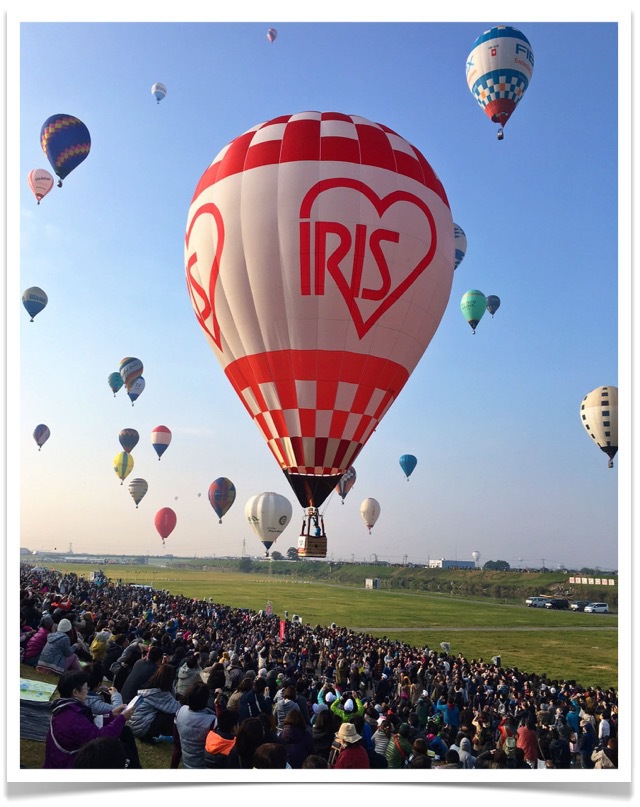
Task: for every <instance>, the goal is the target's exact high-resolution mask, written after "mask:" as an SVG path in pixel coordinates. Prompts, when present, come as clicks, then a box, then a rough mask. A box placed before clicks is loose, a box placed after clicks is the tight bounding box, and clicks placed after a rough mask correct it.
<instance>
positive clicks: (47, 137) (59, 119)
mask: <svg viewBox="0 0 640 807" xmlns="http://www.w3.org/2000/svg"><path fill="white" fill-rule="evenodd" d="M40 145H41V146H42V150H43V151H44V153H45V154H46V155H47V159H48V160H49V162H50V163H51V167H52V168H53V170H54V171H55V173H56V174H57V175H58V177H59V181H58V187H59V188H61V187H62V180H63V179H64V178H65V177H66V176H68V175H69V174H70V173H71V172H72V171H73V169H74V168H77V167H78V166H79V165H80V163H81V162H83V160H86V158H87V156H88V154H89V151H90V150H91V135H90V134H89V130H88V129H87V127H86V126H85V125H84V123H83V122H82V121H81V120H79V119H78V118H75V117H74V116H73V115H62V114H59V115H52V116H51V117H50V118H47V119H46V121H45V122H44V123H43V124H42V129H40Z"/></svg>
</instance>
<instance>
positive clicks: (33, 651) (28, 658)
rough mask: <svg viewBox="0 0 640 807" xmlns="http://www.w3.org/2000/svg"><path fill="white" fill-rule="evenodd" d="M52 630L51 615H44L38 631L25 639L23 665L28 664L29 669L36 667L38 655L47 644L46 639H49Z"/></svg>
mask: <svg viewBox="0 0 640 807" xmlns="http://www.w3.org/2000/svg"><path fill="white" fill-rule="evenodd" d="M52 630H53V618H52V616H51V614H44V616H43V617H42V619H41V620H40V624H39V626H38V630H37V631H36V632H35V633H32V634H31V636H30V637H29V638H28V639H27V642H26V645H25V649H24V658H23V662H24V663H25V664H28V665H29V666H30V667H36V666H37V665H38V660H39V659H40V654H41V653H42V649H43V648H44V646H45V644H46V643H47V639H48V638H49V634H50V633H51V631H52Z"/></svg>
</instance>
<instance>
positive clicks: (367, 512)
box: [360, 498, 380, 534]
mask: <svg viewBox="0 0 640 807" xmlns="http://www.w3.org/2000/svg"><path fill="white" fill-rule="evenodd" d="M360 515H361V516H362V518H363V519H364V523H365V524H366V525H367V528H368V530H369V534H371V530H372V529H373V525H374V524H375V523H376V521H377V520H378V516H379V515H380V505H379V504H378V502H377V501H376V500H375V499H371V498H369V499H365V500H364V501H363V502H362V504H361V505H360Z"/></svg>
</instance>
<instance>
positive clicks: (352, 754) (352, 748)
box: [330, 723, 371, 769]
mask: <svg viewBox="0 0 640 807" xmlns="http://www.w3.org/2000/svg"><path fill="white" fill-rule="evenodd" d="M336 740H337V742H338V743H339V744H340V747H341V748H340V751H339V752H338V755H337V757H335V760H334V761H333V762H331V761H330V765H331V767H332V768H335V769H343V768H345V769H346V768H370V767H371V763H370V762H369V754H367V750H366V748H365V747H364V745H363V744H362V735H360V734H358V732H357V730H356V727H355V726H354V725H353V723H342V725H341V726H340V728H339V729H338V733H337V734H336Z"/></svg>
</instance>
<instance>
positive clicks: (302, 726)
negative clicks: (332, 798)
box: [279, 709, 313, 768]
mask: <svg viewBox="0 0 640 807" xmlns="http://www.w3.org/2000/svg"><path fill="white" fill-rule="evenodd" d="M279 739H280V741H281V742H282V743H284V745H285V746H286V748H287V762H288V763H289V765H290V767H292V768H301V767H302V763H303V762H304V760H305V759H306V757H308V756H309V754H311V753H312V752H313V737H312V735H311V730H310V729H309V728H308V727H307V725H306V723H305V722H304V717H303V716H302V712H301V711H300V710H299V709H292V710H291V711H290V712H287V716H286V717H285V719H284V725H283V727H282V731H281V732H280V735H279Z"/></svg>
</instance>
